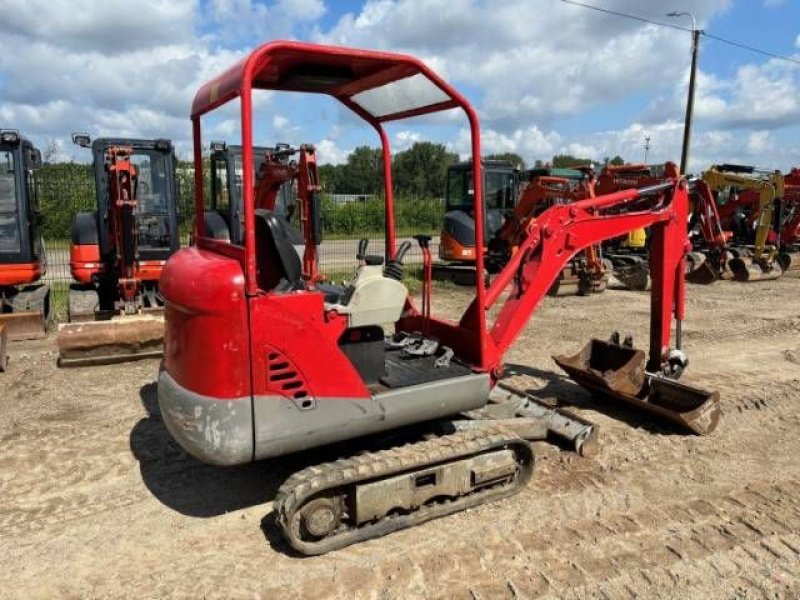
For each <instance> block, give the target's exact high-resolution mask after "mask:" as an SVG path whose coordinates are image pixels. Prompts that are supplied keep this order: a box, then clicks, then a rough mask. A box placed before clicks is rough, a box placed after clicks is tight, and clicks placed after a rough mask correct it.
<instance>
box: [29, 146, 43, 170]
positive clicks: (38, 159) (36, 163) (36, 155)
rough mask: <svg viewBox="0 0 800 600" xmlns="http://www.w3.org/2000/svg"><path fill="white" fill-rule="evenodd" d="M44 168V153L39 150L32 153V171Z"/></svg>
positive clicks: (35, 149) (36, 149)
mask: <svg viewBox="0 0 800 600" xmlns="http://www.w3.org/2000/svg"><path fill="white" fill-rule="evenodd" d="M41 166H42V153H41V152H39V149H38V148H34V149H33V151H31V169H38V168H40V167H41Z"/></svg>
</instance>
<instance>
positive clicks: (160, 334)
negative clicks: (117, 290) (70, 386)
mask: <svg viewBox="0 0 800 600" xmlns="http://www.w3.org/2000/svg"><path fill="white" fill-rule="evenodd" d="M163 353H164V318H163V317H156V316H153V315H135V316H119V317H114V318H113V319H110V320H107V321H86V322H77V323H68V324H65V325H61V326H59V329H58V366H59V367H83V366H89V365H108V364H113V363H119V362H126V361H130V360H138V359H142V358H158V357H159V356H161V355H162V354H163Z"/></svg>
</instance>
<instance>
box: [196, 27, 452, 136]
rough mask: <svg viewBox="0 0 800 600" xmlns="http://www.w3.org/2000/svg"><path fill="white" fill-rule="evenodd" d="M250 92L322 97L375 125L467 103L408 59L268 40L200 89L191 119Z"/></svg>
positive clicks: (385, 53)
mask: <svg viewBox="0 0 800 600" xmlns="http://www.w3.org/2000/svg"><path fill="white" fill-rule="evenodd" d="M249 89H264V90H281V91H288V92H304V93H317V94H327V95H329V96H333V97H334V98H336V99H338V100H339V101H340V102H342V103H343V104H345V105H346V106H348V107H349V108H351V109H353V110H354V111H355V112H356V113H358V114H359V115H360V116H362V117H364V118H365V119H367V120H368V121H373V122H378V123H382V122H385V121H392V120H396V119H402V118H406V117H412V116H418V115H423V114H427V113H431V112H436V111H440V110H447V109H450V108H457V107H459V106H464V105H465V104H466V102H465V101H464V100H463V98H461V96H460V95H459V94H458V93H457V92H456V91H455V90H454V89H453V88H451V87H450V86H449V85H448V84H447V83H446V82H445V81H443V80H442V79H440V78H439V77H438V76H437V75H436V74H435V73H433V71H431V70H430V69H428V67H426V66H425V64H424V63H422V62H421V61H420V60H418V59H416V58H414V57H412V56H407V55H403V54H393V53H388V52H376V51H372V50H369V51H368V50H358V49H353V48H340V47H336V46H321V45H312V44H304V43H299V42H271V43H268V44H264V45H263V46H261V47H259V48H257V49H256V50H254V51H253V52H252V53H251V54H249V55H248V56H246V57H244V58H243V59H242V60H240V61H239V62H237V63H236V64H235V65H233V66H232V67H231V68H230V69H228V70H227V71H225V72H224V73H222V74H221V75H220V76H219V77H217V78H216V79H213V80H211V81H209V82H208V83H206V84H205V85H204V86H203V87H201V88H200V90H199V91H198V92H197V95H196V96H195V99H194V103H193V105H192V117H193V118H194V117H197V116H200V115H202V114H204V113H206V112H208V111H210V110H213V109H214V108H216V107H217V106H220V105H221V104H224V103H225V102H228V101H229V100H232V99H233V98H235V97H237V96H241V95H243V94H246V93H249Z"/></svg>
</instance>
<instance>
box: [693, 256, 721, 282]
mask: <svg viewBox="0 0 800 600" xmlns="http://www.w3.org/2000/svg"><path fill="white" fill-rule="evenodd" d="M720 279H725V277H724V274H720V273H718V272H717V270H716V269H715V268H714V267H713V266H712V265H711V263H710V261H708V260H707V259H706V256H705V254H703V253H702V252H689V253H688V254H687V255H686V281H688V282H689V283H695V284H699V285H709V284H711V283H714V282H715V281H718V280H720Z"/></svg>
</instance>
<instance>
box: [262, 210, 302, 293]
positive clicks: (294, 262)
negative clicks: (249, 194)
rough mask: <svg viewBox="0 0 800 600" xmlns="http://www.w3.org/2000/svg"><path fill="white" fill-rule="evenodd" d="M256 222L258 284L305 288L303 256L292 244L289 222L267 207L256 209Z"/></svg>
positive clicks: (278, 288)
mask: <svg viewBox="0 0 800 600" xmlns="http://www.w3.org/2000/svg"><path fill="white" fill-rule="evenodd" d="M255 222H256V231H255V233H256V270H257V277H258V286H259V287H260V288H261V289H263V290H268V291H272V290H275V291H286V292H288V291H291V290H302V289H304V288H305V284H304V282H303V275H302V266H301V263H300V257H299V256H298V254H297V251H296V250H295V248H294V245H293V244H292V236H291V233H290V232H289V231H288V227H290V225H289V223H287V222H286V220H285V219H282V218H280V217H278V216H277V215H275V214H274V213H273V212H272V211H270V210H266V209H263V208H258V209H256V211H255Z"/></svg>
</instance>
